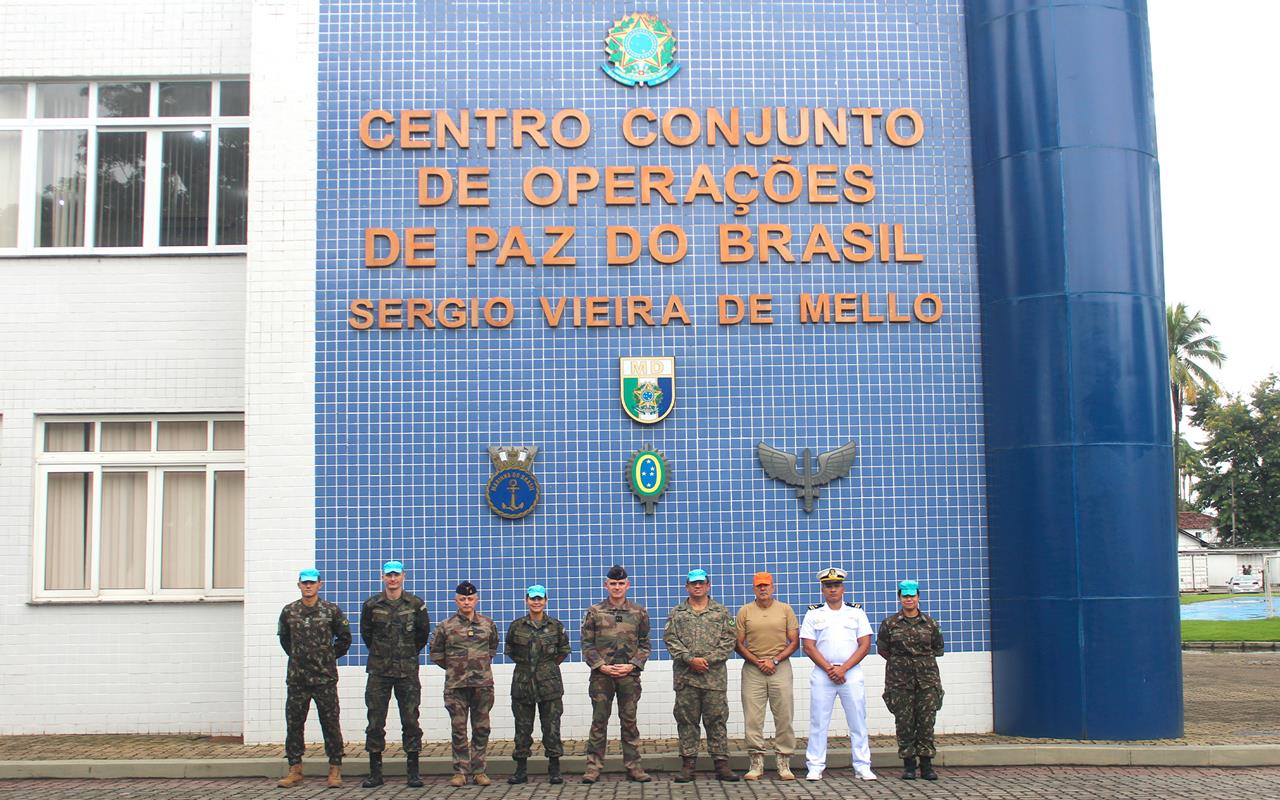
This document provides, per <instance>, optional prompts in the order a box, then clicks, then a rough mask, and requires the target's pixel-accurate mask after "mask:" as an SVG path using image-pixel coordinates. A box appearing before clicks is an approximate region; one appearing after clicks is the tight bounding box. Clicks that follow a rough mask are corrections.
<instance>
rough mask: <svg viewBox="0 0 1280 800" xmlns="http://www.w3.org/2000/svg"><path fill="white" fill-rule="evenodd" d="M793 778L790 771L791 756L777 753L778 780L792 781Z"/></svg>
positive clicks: (793, 774) (793, 775) (794, 777)
mask: <svg viewBox="0 0 1280 800" xmlns="http://www.w3.org/2000/svg"><path fill="white" fill-rule="evenodd" d="M795 779H796V776H795V773H793V772H792V771H791V756H784V755H782V754H781V753H779V754H778V780H780V781H794V780H795Z"/></svg>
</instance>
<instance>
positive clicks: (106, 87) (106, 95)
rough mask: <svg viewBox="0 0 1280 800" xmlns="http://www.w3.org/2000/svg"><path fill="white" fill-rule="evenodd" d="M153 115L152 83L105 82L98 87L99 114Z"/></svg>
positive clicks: (120, 115) (116, 115) (103, 115)
mask: <svg viewBox="0 0 1280 800" xmlns="http://www.w3.org/2000/svg"><path fill="white" fill-rule="evenodd" d="M150 115H151V84H149V83H104V84H102V85H100V86H99V87H98V116H100V117H147V116H150Z"/></svg>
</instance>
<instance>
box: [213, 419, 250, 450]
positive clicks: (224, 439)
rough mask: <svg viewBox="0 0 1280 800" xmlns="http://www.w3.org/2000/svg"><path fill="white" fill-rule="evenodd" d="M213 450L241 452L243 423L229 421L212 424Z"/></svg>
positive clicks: (242, 447)
mask: <svg viewBox="0 0 1280 800" xmlns="http://www.w3.org/2000/svg"><path fill="white" fill-rule="evenodd" d="M213 449H214V450H243V449H244V423H243V422H238V421H231V420H225V421H223V420H219V421H218V422H215V423H213Z"/></svg>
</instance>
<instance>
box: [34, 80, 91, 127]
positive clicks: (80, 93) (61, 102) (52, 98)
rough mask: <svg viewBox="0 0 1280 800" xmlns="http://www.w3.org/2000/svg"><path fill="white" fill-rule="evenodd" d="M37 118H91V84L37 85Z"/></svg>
mask: <svg viewBox="0 0 1280 800" xmlns="http://www.w3.org/2000/svg"><path fill="white" fill-rule="evenodd" d="M36 116H37V117H44V118H47V119H66V118H68V117H87V116H89V84H87V83H37V84H36Z"/></svg>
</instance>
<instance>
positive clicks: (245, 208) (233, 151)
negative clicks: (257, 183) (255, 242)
mask: <svg viewBox="0 0 1280 800" xmlns="http://www.w3.org/2000/svg"><path fill="white" fill-rule="evenodd" d="M248 241H249V129H248V128H224V129H222V130H220V131H218V241H217V243H218V244H246V243H247V242H248Z"/></svg>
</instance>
